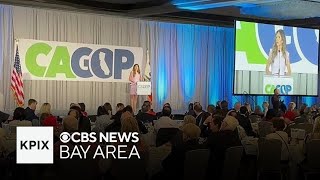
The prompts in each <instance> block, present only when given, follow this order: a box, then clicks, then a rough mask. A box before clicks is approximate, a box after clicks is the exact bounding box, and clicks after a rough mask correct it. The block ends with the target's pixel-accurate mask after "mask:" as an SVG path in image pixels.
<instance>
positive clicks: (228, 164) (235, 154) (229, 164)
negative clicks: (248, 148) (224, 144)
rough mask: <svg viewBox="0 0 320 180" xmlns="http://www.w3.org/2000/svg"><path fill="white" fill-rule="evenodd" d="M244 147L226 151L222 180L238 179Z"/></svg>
mask: <svg viewBox="0 0 320 180" xmlns="http://www.w3.org/2000/svg"><path fill="white" fill-rule="evenodd" d="M242 155H243V147H242V146H235V147H230V148H228V149H227V150H226V154H225V159H224V167H223V173H222V178H221V179H228V180H235V179H237V178H238V175H239V169H240V162H241V158H242Z"/></svg>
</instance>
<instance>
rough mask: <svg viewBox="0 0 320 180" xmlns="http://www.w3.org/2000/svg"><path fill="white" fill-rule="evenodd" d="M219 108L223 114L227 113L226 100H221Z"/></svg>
mask: <svg viewBox="0 0 320 180" xmlns="http://www.w3.org/2000/svg"><path fill="white" fill-rule="evenodd" d="M221 110H222V113H223V116H226V115H227V114H228V112H229V109H228V101H226V100H223V101H221Z"/></svg>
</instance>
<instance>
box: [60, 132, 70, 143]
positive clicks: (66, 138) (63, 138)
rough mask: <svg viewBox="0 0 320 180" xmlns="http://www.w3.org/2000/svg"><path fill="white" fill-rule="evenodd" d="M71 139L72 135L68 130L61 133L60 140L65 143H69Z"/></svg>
mask: <svg viewBox="0 0 320 180" xmlns="http://www.w3.org/2000/svg"><path fill="white" fill-rule="evenodd" d="M70 139H71V136H70V134H69V133H67V132H63V133H61V134H60V141H61V142H63V143H68V142H69V141H70Z"/></svg>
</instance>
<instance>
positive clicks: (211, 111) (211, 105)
mask: <svg viewBox="0 0 320 180" xmlns="http://www.w3.org/2000/svg"><path fill="white" fill-rule="evenodd" d="M215 111H216V107H215V106H214V105H213V104H209V105H208V107H207V112H208V113H209V114H210V115H212V114H213V113H214V112H215Z"/></svg>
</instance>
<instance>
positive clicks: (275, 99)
mask: <svg viewBox="0 0 320 180" xmlns="http://www.w3.org/2000/svg"><path fill="white" fill-rule="evenodd" d="M271 103H272V107H273V109H274V111H275V113H276V114H278V113H279V109H280V104H281V101H280V91H279V89H274V90H273V96H272V97H271Z"/></svg>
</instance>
